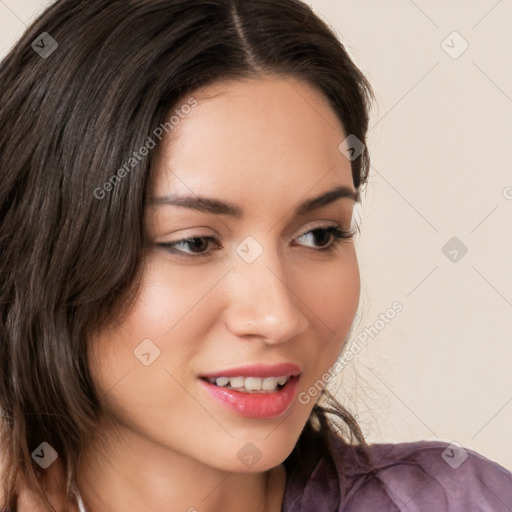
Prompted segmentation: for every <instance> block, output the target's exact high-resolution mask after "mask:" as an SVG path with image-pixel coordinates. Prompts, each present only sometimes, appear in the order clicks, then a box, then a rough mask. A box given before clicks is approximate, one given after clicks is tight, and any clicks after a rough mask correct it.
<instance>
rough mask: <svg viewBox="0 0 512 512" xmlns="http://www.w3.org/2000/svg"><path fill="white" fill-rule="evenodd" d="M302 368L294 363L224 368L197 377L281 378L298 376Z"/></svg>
mask: <svg viewBox="0 0 512 512" xmlns="http://www.w3.org/2000/svg"><path fill="white" fill-rule="evenodd" d="M301 373H302V368H301V367H300V366H299V365H297V364H294V363H281V364H274V365H263V364H253V365H246V366H241V367H238V368H226V369H224V370H217V371H213V372H209V373H203V374H201V375H199V377H200V378H202V379H213V378H217V377H260V378H265V377H282V376H298V375H300V374H301Z"/></svg>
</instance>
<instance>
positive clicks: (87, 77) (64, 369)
mask: <svg viewBox="0 0 512 512" xmlns="http://www.w3.org/2000/svg"><path fill="white" fill-rule="evenodd" d="M262 74H276V75H279V76H283V77H287V76H290V77H297V78H299V79H301V80H304V81H307V82H308V83H309V84H312V85H313V86H314V87H316V88H317V89H318V90H319V91H321V92H322V93H323V95H324V96H325V97H326V98H327V99H328V101H329V103H330V106H331V107H332V109H333V111H334V112H335V113H336V115H337V116H338V117H339V119H340V121H341V122H342V125H343V127H344V129H345V132H346V133H347V134H353V135H355V136H356V137H357V138H358V139H359V140H360V141H361V142H362V143H363V144H365V146H364V148H363V151H362V153H361V154H360V156H359V157H358V158H356V159H354V160H352V161H351V165H352V176H353V181H354V186H355V187H356V189H359V188H360V187H361V186H362V185H363V184H365V183H366V181H367V175H368V170H369V155H368V151H367V149H366V132H367V128H368V117H369V107H370V104H371V100H372V99H373V98H374V95H373V92H372V89H371V86H370V84H369V83H368V82H367V80H366V79H365V77H364V76H363V74H362V73H361V71H360V70H359V69H358V68H357V67H356V65H355V64H354V63H353V62H352V60H351V59H350V57H349V55H348V53H347V52H346V50H345V48H344V46H343V45H342V44H341V43H340V41H339V40H338V38H337V36H336V34H335V33H334V32H333V31H332V29H330V28H329V27H328V26H327V25H326V24H325V23H324V22H323V21H322V20H321V19H320V18H319V17H318V16H316V15H315V14H314V13H313V12H312V10H311V9H310V7H308V5H306V4H305V3H302V2H301V1H299V0H250V1H243V0H109V1H108V2H105V1H104V0H87V1H83V0H59V1H57V2H56V3H55V4H53V5H52V6H50V7H49V8H48V9H47V10H46V11H45V12H44V13H43V14H41V15H40V16H39V17H38V18H37V19H36V20H35V21H34V23H33V24H32V25H31V26H30V27H29V28H28V29H27V30H26V32H25V33H24V35H23V36H22V37H21V39H20V40H19V41H18V42H17V44H16V45H15V46H14V47H13V48H12V49H11V51H10V52H9V54H8V55H7V56H6V57H5V59H4V60H3V62H2V64H1V68H0V134H1V137H0V173H1V174H0V255H1V259H0V275H1V285H0V316H1V323H0V366H1V377H0V409H1V419H2V424H1V432H0V433H1V444H0V449H1V456H2V458H3V460H4V463H5V474H4V475H2V485H3V494H4V499H5V505H6V507H8V508H7V510H15V504H16V485H15V482H16V480H17V477H18V476H19V475H22V476H23V477H24V478H26V479H27V481H34V482H36V483H37V482H39V478H40V477H41V474H42V472H41V470H40V468H39V466H38V465H37V464H35V463H34V461H33V460H32V458H31V453H32V451H33V450H34V449H35V448H36V447H38V446H39V445H40V444H41V443H42V442H47V443H49V444H50V445H51V446H52V447H53V448H54V449H55V450H56V451H57V453H58V454H59V457H60V459H61V462H62V463H63V464H64V468H65V472H66V482H67V491H68V497H70V496H71V491H70V489H71V486H72V484H73V482H74V479H75V476H76V465H77V461H78V460H79V457H80V453H81V450H82V449H83V447H84V446H85V445H86V443H87V440H88V439H89V437H90V435H91V433H92V432H94V428H95V425H96V424H97V422H98V421H99V419H100V414H101V401H100V398H101V397H99V396H98V394H97V392H96V390H95V387H94V385H93V382H92V379H91V376H90V373H89V368H88V364H87V339H88V338H89V337H90V336H91V334H92V333H93V332H95V331H96V330H99V329H101V328H102V326H104V325H106V323H107V321H108V319H110V318H111V317H112V315H114V314H118V313H121V312H122V311H126V309H127V308H128V306H129V305H130V304H131V301H132V300H133V299H134V297H135V295H136V292H137V289H138V285H139V282H140V270H141V268H142V261H143V255H144V250H145V248H146V244H147V240H146V236H145V226H144V221H143V219H144V209H145V204H146V203H145V201H146V193H147V192H148V183H150V171H151V169H152V168H153V167H154V166H152V162H154V158H155V153H156V152H152V151H150V152H148V154H146V155H144V156H142V157H141V158H137V163H136V165H134V166H132V167H130V169H129V171H128V170H127V167H126V162H128V161H130V158H132V157H133V153H134V151H135V150H137V149H138V148H141V147H143V146H144V145H146V144H147V141H148V137H149V136H151V134H152V133H154V130H155V128H157V127H158V126H161V125H163V124H164V123H165V122H167V121H168V116H169V114H170V113H171V114H172V112H173V110H174V109H176V108H177V107H179V101H181V100H182V99H183V98H185V97H187V95H191V94H192V93H193V92H194V91H195V90H197V89H198V88H199V87H202V86H206V85H209V84H213V83H215V82H221V81H224V80H232V79H243V78H257V77H259V76H262ZM340 142H341V141H340ZM122 168H124V169H125V171H126V172H125V173H124V174H123V173H120V172H119V170H120V169H122ZM116 174H117V176H118V178H119V177H120V174H123V176H121V178H122V179H117V180H113V178H112V177H113V176H114V175H116ZM108 184H110V185H108ZM324 397H328V398H329V399H330V401H331V404H332V407H331V408H328V409H326V408H324V407H322V406H320V405H319V404H316V405H315V406H314V408H313V411H312V413H311V416H310V418H309V420H308V423H307V425H306V428H305V429H304V432H303V435H301V437H300V439H299V441H298V443H297V446H296V449H295V450H294V452H293V455H294V456H297V454H300V448H301V443H304V442H305V441H304V440H305V439H306V434H307V433H308V432H310V431H312V430H315V431H318V432H319V433H320V435H321V436H323V437H324V438H325V439H326V438H327V436H328V435H329V433H332V432H334V431H335V430H334V427H333V424H331V423H330V422H329V421H327V416H326V414H330V413H332V414H334V415H335V416H337V417H338V418H339V419H341V420H342V422H343V423H344V424H345V425H346V426H348V431H347V432H348V435H350V436H351V438H355V440H356V441H357V443H359V444H360V445H361V446H365V440H364V437H363V434H362V432H361V430H360V428H359V427H358V425H357V422H356V421H355V419H354V418H353V417H352V415H351V414H350V413H349V412H348V411H347V410H346V409H344V408H343V407H342V406H341V405H340V404H338V403H337V402H336V400H334V398H333V397H332V396H330V395H329V394H328V393H327V392H326V391H324ZM314 420H316V421H314ZM314 424H316V425H317V426H316V427H313V425H314ZM336 432H337V430H336ZM325 446H326V448H325V449H326V451H328V448H327V444H326V445H325ZM37 485H39V484H37ZM39 490H40V491H41V493H42V494H43V495H44V492H43V489H42V487H40V486H39ZM48 505H49V506H50V504H49V503H48ZM50 508H52V507H51V506H50Z"/></svg>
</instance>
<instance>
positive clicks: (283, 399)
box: [199, 363, 302, 419]
mask: <svg viewBox="0 0 512 512" xmlns="http://www.w3.org/2000/svg"><path fill="white" fill-rule="evenodd" d="M301 373H302V368H301V367H300V366H299V365H296V364H292V363H283V364H276V365H248V366H242V367H239V368H229V369H226V370H219V371H215V372H210V373H206V374H203V375H201V376H200V379H199V384H200V385H201V386H202V388H203V389H204V390H205V391H206V392H207V393H208V395H209V396H210V397H211V398H213V399H214V401H215V402H216V403H218V404H220V405H223V406H224V407H226V408H227V409H229V410H230V411H233V412H235V413H237V414H239V415H241V416H245V417H247V418H260V419H268V418H277V417H280V416H282V415H284V414H285V413H286V411H288V409H289V408H290V407H291V405H292V402H293V400H294V399H295V396H296V394H297V386H298V383H299V379H300V375H301ZM281 376H288V382H286V384H285V385H284V386H283V387H282V388H280V389H277V390H276V391H273V392H271V393H269V392H265V393H246V392H243V391H237V390H235V389H231V388H224V387H220V386H216V385H215V384H211V383H210V382H208V380H206V379H211V378H215V377H260V378H265V377H281Z"/></svg>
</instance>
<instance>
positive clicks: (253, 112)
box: [152, 76, 353, 202]
mask: <svg viewBox="0 0 512 512" xmlns="http://www.w3.org/2000/svg"><path fill="white" fill-rule="evenodd" d="M190 97H193V98H194V99H195V100H196V101H197V105H196V106H195V107H194V108H193V109H191V110H190V111H188V114H186V115H183V116H182V117H181V119H180V121H179V122H178V124H177V125H176V126H175V127H174V128H173V130H172V131H171V132H170V133H169V134H168V136H167V137H166V138H164V139H163V141H162V144H161V147H160V149H159V155H158V159H157V168H156V175H155V180H154V186H153V191H152V195H153V196H154V197H157V196H161V195H165V194H169V193H171V192H172V193H173V194H179V193H183V194H190V193H196V194H204V195H215V196H217V197H226V198H227V197H238V198H240V197H241V199H242V200H249V199H250V197H254V196H259V197H261V198H263V197H265V198H268V199H269V200H273V201H280V202H282V201H283V200H284V199H286V197H283V194H287V195H288V196H289V197H290V199H292V196H297V199H298V198H299V197H301V196H303V195H304V194H306V193H307V192H308V191H309V190H313V189H314V188H315V187H317V188H316V189H317V190H320V189H325V188H326V187H327V186H328V184H329V183H334V182H335V183H337V184H345V185H347V186H349V187H351V188H353V182H352V174H351V166H350V161H349V160H348V159H347V158H346V157H345V156H344V155H343V154H342V153H341V152H340V151H339V149H338V146H339V145H340V143H341V142H342V141H343V140H344V139H345V137H346V134H345V132H344V129H343V126H342V125H341V122H340V121H339V119H338V118H337V116H336V114H335V113H334V111H333V110H332V109H331V107H330V105H329V103H328V101H327V99H326V98H325V97H324V96H323V94H322V93H321V92H319V91H317V90H316V89H315V88H314V87H312V86H310V85H309V84H307V83H305V82H303V81H300V80H296V79H294V78H288V77H286V78H282V77H273V76H268V77H265V78H261V79H257V80H256V79H252V80H244V81H232V82H225V83H219V84H215V85H213V86H210V87H208V88H205V89H200V90H198V91H196V92H195V93H193V94H191V95H190ZM188 99H189V98H185V99H184V100H183V102H184V103H185V102H186V101H187V100H188ZM177 108H179V105H178V107H177ZM249 196H250V197H249Z"/></svg>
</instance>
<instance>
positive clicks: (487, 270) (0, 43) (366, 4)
mask: <svg viewBox="0 0 512 512" xmlns="http://www.w3.org/2000/svg"><path fill="white" fill-rule="evenodd" d="M50 3H51V2H49V1H46V0H0V54H2V55H3V54H4V53H5V52H6V51H7V50H8V49H9V47H10V46H11V45H12V44H13V42H14V41H15V40H16V38H17V37H19V36H20V35H21V33H22V31H23V30H24V29H25V27H26V25H27V24H29V23H30V21H31V20H32V19H33V18H34V16H35V15H36V14H37V13H39V12H40V11H41V10H43V9H44V8H45V6H46V5H49V4H50ZM308 3H309V4H310V5H311V6H312V7H313V8H314V9H315V11H316V12H317V13H319V14H320V15H321V16H322V17H323V18H324V19H325V20H326V21H327V22H328V23H329V24H330V25H331V26H332V27H333V28H334V29H335V31H336V32H337V33H338V35H339V37H340V38H341V40H342V41H343V42H344V43H345V45H346V47H347V49H348V50H349V52H350V54H351V55H352V57H353V58H354V59H355V61H356V63H357V64H358V65H359V66H360V67H361V69H362V70H363V72H365V74H366V75H367V77H368V78H369V80H370V82H371V83H372V85H373V86H374V88H375V91H376V94H377V101H378V104H377V105H376V107H375V108H374V111H373V118H372V122H371V130H370V138H369V146H370V152H371V154H372V164H373V167H372V171H371V173H372V175H371V179H370V183H369V186H368V189H367V192H366V194H365V195H364V196H363V203H364V204H363V208H362V221H361V226H362V235H361V238H360V240H359V241H358V253H359V259H360V265H361V274H362V283H363V291H362V302H361V309H360V313H361V314H360V315H359V316H360V320H359V324H358V327H357V329H356V330H355V332H354V337H357V336H358V335H360V334H361V333H362V332H364V331H365V329H368V328H369V327H371V326H373V327H374V331H373V332H374V333H375V330H377V331H378V333H377V334H376V335H375V334H374V335H373V338H372V337H369V338H368V340H369V341H368V344H367V346H366V347H364V348H363V350H361V351H360V352H359V354H357V355H356V356H355V358H354V359H353V360H352V361H351V362H350V364H349V365H348V366H347V367H346V368H345V369H344V371H343V372H342V378H341V379H338V380H337V382H336V383H335V384H334V385H332V389H334V390H337V395H338V397H339V398H340V399H341V400H342V401H343V403H345V405H346V406H347V407H349V408H350V409H351V410H352V411H353V412H354V413H355V414H356V415H357V419H358V421H359V423H360V424H361V426H362V427H363V430H364V432H365V433H366V435H367V437H368V440H369V441H375V442H379V441H391V442H399V441H412V440H418V439H442V440H445V441H449V442H451V441H456V442H458V443H459V444H461V445H463V446H465V447H468V448H472V449H474V450H477V451H478V452H480V453H482V454H483V455H485V456H487V457H489V458H491V459H493V460H495V461H497V462H499V463H500V464H502V465H504V466H505V467H507V468H509V469H512V436H511V433H512V229H511V227H512V226H511V225H512V165H511V163H512V152H511V150H510V148H511V140H512V73H511V71H510V69H511V67H510V55H511V52H510V50H511V47H512V32H511V31H510V29H509V27H510V26H511V22H512V3H511V2H510V1H507V0H501V1H496V0H472V1H468V0H465V1H462V0H458V1H455V0H452V1H450V2H446V1H444V0H435V1H434V0H429V1H427V0H415V1H412V0H386V1H380V2H378V1H376V0H310V1H309V2H308ZM454 31H456V32H458V33H459V34H460V35H453V34H452V32H454ZM450 34H452V35H450ZM462 38H463V39H462ZM464 40H465V41H466V42H467V44H469V47H468V48H467V50H466V51H465V52H464V53H462V54H461V55H460V56H458V57H457V58H452V57H451V56H450V55H449V54H448V53H447V52H449V53H451V54H452V55H453V56H457V54H458V53H459V52H460V50H461V49H462V48H463V45H464ZM443 41H445V42H444V43H443ZM507 62H508V63H509V64H507ZM452 237H457V238H458V239H459V240H460V241H461V242H462V243H463V244H464V245H465V246H466V247H467V248H468V252H467V253H466V254H465V255H464V256H461V253H460V252H458V254H457V257H458V261H456V262H452V261H450V259H448V257H447V256H445V254H444V253H443V252H442V248H443V246H444V245H445V244H446V243H447V242H448V241H449V240H450V239H451V238H452ZM451 257H454V253H452V256H451ZM395 301H399V302H400V303H401V304H402V306H403V310H402V311H401V312H400V313H398V314H397V315H396V317H395V318H394V319H393V320H391V321H390V323H388V324H386V325H385V327H384V328H375V326H376V325H380V324H376V322H377V320H378V319H379V315H380V314H383V313H385V312H386V311H387V310H388V309H389V308H390V307H391V305H392V304H393V303H394V302H395ZM366 332H368V330H367V331H366ZM330 386H331V384H330Z"/></svg>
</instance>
